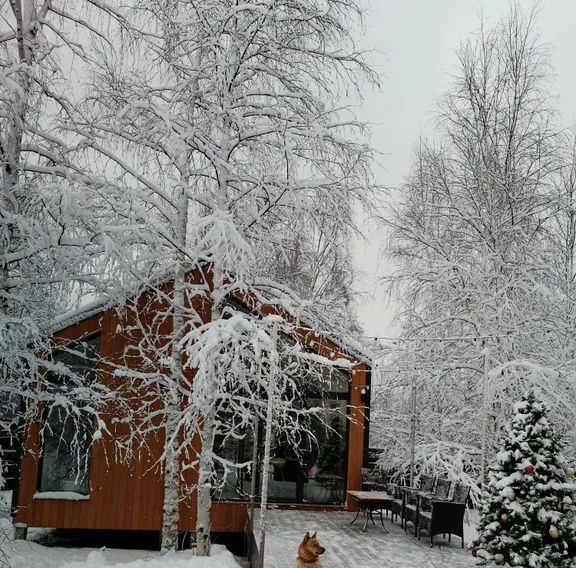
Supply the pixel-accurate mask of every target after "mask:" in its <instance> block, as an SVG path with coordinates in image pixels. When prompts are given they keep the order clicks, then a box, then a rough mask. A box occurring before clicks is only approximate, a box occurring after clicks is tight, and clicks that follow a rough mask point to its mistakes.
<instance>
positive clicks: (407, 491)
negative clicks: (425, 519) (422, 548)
mask: <svg viewBox="0 0 576 568" xmlns="http://www.w3.org/2000/svg"><path fill="white" fill-rule="evenodd" d="M435 479H436V478H435V477H433V476H431V475H421V476H420V483H419V485H418V487H404V507H403V512H402V518H403V521H404V530H405V531H406V529H407V527H408V523H409V522H410V523H412V525H413V526H414V536H417V535H418V519H419V515H420V496H421V495H430V494H431V492H432V490H433V489H434V484H435V483H434V482H435Z"/></svg>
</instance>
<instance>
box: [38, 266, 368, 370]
mask: <svg viewBox="0 0 576 568" xmlns="http://www.w3.org/2000/svg"><path fill="white" fill-rule="evenodd" d="M172 278H173V268H172V269H169V270H162V271H161V272H159V273H157V274H156V275H154V276H152V277H151V278H150V280H149V281H148V284H147V285H142V284H139V285H138V286H135V287H134V289H132V290H131V291H129V292H127V293H125V295H124V297H123V298H121V297H117V298H110V297H106V298H99V299H98V298H97V299H91V300H89V301H87V302H85V303H83V304H81V305H80V306H79V307H77V308H75V309H74V310H70V311H68V312H65V313H64V314H62V315H61V316H59V317H58V318H56V319H54V320H53V321H52V322H51V323H50V324H49V326H48V328H47V332H48V333H50V334H55V333H57V332H59V331H62V330H63V329H66V328H67V327H70V326H72V325H75V324H77V323H80V322H81V321H84V320H85V319H88V318H90V317H92V316H94V315H97V314H99V313H101V312H104V311H106V310H108V309H111V308H114V307H118V306H120V305H122V303H123V302H125V301H126V299H127V298H130V297H134V296H136V295H138V294H139V293H141V292H142V291H143V290H144V289H145V288H147V287H150V286H159V285H161V284H163V283H165V282H168V281H169V280H171V279H172ZM251 290H252V291H253V292H255V293H256V294H257V296H259V299H260V300H261V301H262V303H266V304H270V305H275V306H279V307H281V308H283V309H284V310H286V312H288V313H289V314H291V315H292V316H294V317H295V318H296V319H297V321H298V323H299V325H300V326H301V327H303V328H304V329H306V328H307V327H309V328H310V332H312V333H314V334H315V335H318V336H320V337H323V338H325V339H327V340H329V341H331V342H332V343H334V344H335V345H337V346H338V347H340V348H341V349H342V351H344V352H345V353H347V354H348V355H351V356H352V357H354V358H355V359H356V360H357V361H359V362H361V363H364V364H366V365H368V366H372V360H373V359H374V356H373V354H372V353H371V351H370V350H369V349H368V348H367V347H366V346H364V345H362V343H361V342H360V341H357V340H355V339H354V338H352V337H350V335H349V334H344V333H342V332H340V333H338V332H337V331H336V330H334V331H332V330H333V328H334V325H333V324H332V323H330V322H329V321H328V320H327V319H326V318H323V317H321V316H320V314H318V313H314V312H313V310H312V309H311V308H310V307H309V306H306V302H302V300H300V299H299V298H298V297H297V296H296V295H295V294H294V293H293V292H292V291H291V290H290V289H289V288H287V287H285V286H283V285H282V284H279V283H278V282H275V281H273V280H269V279H259V280H258V281H257V282H255V283H254V284H253V285H252V286H251ZM301 316H302V317H301ZM313 322H316V324H314V323H313Z"/></svg>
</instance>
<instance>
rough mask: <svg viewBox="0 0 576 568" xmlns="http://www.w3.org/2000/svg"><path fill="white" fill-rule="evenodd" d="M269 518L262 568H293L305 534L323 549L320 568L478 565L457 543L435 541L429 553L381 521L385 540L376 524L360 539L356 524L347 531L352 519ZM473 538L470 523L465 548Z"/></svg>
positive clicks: (276, 513) (288, 513) (303, 514)
mask: <svg viewBox="0 0 576 568" xmlns="http://www.w3.org/2000/svg"><path fill="white" fill-rule="evenodd" d="M269 515H270V516H269V520H268V529H267V532H266V554H265V562H264V565H265V568H295V566H296V553H297V549H298V544H299V543H300V541H301V540H302V537H303V536H304V534H305V533H306V531H311V532H314V531H318V538H319V540H320V544H321V545H322V546H324V547H325V548H326V552H325V554H324V555H323V556H322V563H323V565H324V566H325V568H383V567H394V568H471V567H473V566H476V565H477V564H478V561H477V560H476V559H475V558H474V557H473V556H472V555H471V554H470V551H469V550H466V548H464V549H462V548H461V542H460V539H459V538H457V537H452V542H450V543H449V542H448V541H447V540H444V539H443V538H442V536H437V537H435V539H434V542H435V545H434V548H430V541H429V539H428V538H427V537H426V535H425V534H423V535H422V540H420V541H418V540H417V539H415V538H414V536H413V535H412V533H411V532H410V531H408V532H406V533H405V532H404V531H403V530H402V529H401V528H400V526H399V525H398V524H392V523H391V522H390V519H389V518H388V519H386V517H385V518H384V522H385V526H386V528H387V529H388V530H389V531H390V532H389V534H386V533H385V532H384V531H383V529H382V527H381V525H380V523H379V521H376V523H377V524H376V525H375V526H374V525H372V524H369V525H368V527H367V529H366V532H364V533H362V532H361V530H362V525H363V521H362V519H361V518H358V520H357V521H356V523H354V524H353V525H350V522H351V521H352V519H353V518H354V515H355V513H348V512H340V511H327V512H317V511H294V510H280V509H276V510H273V511H270V512H269ZM375 520H376V517H375ZM256 526H257V524H256ZM473 536H475V531H474V527H473V523H472V524H470V525H467V526H466V527H465V543H468V542H469V541H470V540H471V539H472V538H473ZM436 543H437V544H436Z"/></svg>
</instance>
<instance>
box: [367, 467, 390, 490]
mask: <svg viewBox="0 0 576 568" xmlns="http://www.w3.org/2000/svg"><path fill="white" fill-rule="evenodd" d="M384 488H385V484H384V477H383V475H382V473H381V472H380V470H378V469H369V468H367V467H363V468H362V491H383V490H384Z"/></svg>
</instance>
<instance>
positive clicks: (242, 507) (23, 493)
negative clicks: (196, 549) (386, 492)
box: [14, 287, 367, 532]
mask: <svg viewBox="0 0 576 568" xmlns="http://www.w3.org/2000/svg"><path fill="white" fill-rule="evenodd" d="M165 291H166V292H167V293H169V291H170V290H169V287H166V290H165ZM137 302H138V311H139V313H140V314H149V316H147V317H145V318H143V319H144V320H145V321H147V323H148V324H149V325H155V326H159V327H158V330H160V331H161V332H162V334H164V335H165V336H168V335H169V332H170V322H169V321H167V320H166V321H160V322H158V321H154V323H152V322H153V318H152V314H154V313H156V314H157V313H158V310H159V309H163V308H165V306H162V305H159V304H158V301H157V300H154V299H152V297H151V296H148V295H147V294H142V295H141V296H140V297H139V298H138V299H137ZM195 307H196V308H197V309H198V311H199V312H200V313H202V314H203V317H204V318H205V319H207V318H209V317H210V316H209V313H210V310H209V308H210V306H209V305H208V304H207V303H206V302H205V301H204V302H203V303H199V304H198V305H197V306H195ZM283 315H284V314H283ZM130 317H133V316H130V312H129V311H128V310H127V311H126V312H122V313H121V312H119V311H117V310H116V309H109V310H107V311H105V312H103V313H101V314H97V315H94V316H92V317H90V318H88V319H86V320H84V321H82V322H80V323H78V324H75V325H72V326H70V327H68V328H66V329H64V330H62V331H60V332H58V333H57V334H56V335H55V339H54V341H55V345H56V346H58V345H59V344H62V342H64V343H66V342H70V341H74V340H78V339H82V338H86V337H88V336H90V335H93V334H95V333H98V332H100V333H101V354H102V357H103V358H104V359H107V360H108V361H109V362H111V363H121V362H122V361H121V356H122V355H121V354H123V353H124V351H125V348H126V347H127V346H129V345H131V344H134V345H135V344H136V343H137V342H138V340H139V332H138V331H136V330H133V329H132V330H131V331H129V332H127V331H125V330H127V329H130V328H131V327H132V328H133V327H134V326H131V325H130V324H133V323H134V322H133V321H130ZM299 335H300V339H301V340H302V341H303V342H304V343H305V344H307V345H309V346H313V347H314V349H315V350H317V351H318V352H319V353H320V354H322V355H325V356H327V357H331V358H338V357H342V354H340V353H339V352H338V348H337V347H336V346H335V345H334V344H332V343H331V342H330V341H328V340H326V339H324V338H320V337H316V336H314V335H313V334H311V333H310V332H309V330H301V332H300V333H299ZM129 364H130V366H131V367H133V368H138V367H139V366H140V365H141V364H142V362H141V361H139V359H138V357H137V356H134V357H133V358H132V359H131V360H130V362H129ZM192 378H193V377H190V379H192ZM99 380H101V381H102V382H103V384H105V385H109V386H111V387H114V386H117V385H115V382H116V381H120V380H121V379H120V378H116V377H114V376H113V374H112V372H111V369H110V368H109V367H108V366H107V365H106V364H101V367H100V369H99ZM366 381H367V367H366V365H364V364H357V365H356V366H355V367H354V368H353V369H352V371H351V385H350V389H351V392H350V404H351V409H350V418H351V422H350V425H349V429H348V477H347V489H348V490H352V489H360V487H361V468H362V463H363V458H364V414H365V413H364V406H363V402H362V394H361V393H362V391H363V389H365V388H366ZM115 412H116V411H115V409H113V408H112V407H110V408H106V409H105V415H107V418H108V419H110V418H112V417H113V416H114V413H115ZM106 422H107V426H108V428H109V430H110V433H109V434H104V435H103V437H102V438H101V440H99V441H97V442H96V443H95V444H94V445H93V448H92V453H91V458H90V495H89V499H87V500H80V501H70V500H61V499H38V498H34V495H35V493H36V489H37V487H38V476H39V457H40V435H39V432H40V422H39V421H36V422H34V423H32V424H30V425H29V426H28V429H27V433H26V438H25V443H24V452H23V457H22V463H21V478H20V488H19V494H18V510H17V514H16V516H15V518H14V522H17V523H24V524H26V525H28V526H31V527H56V528H77V529H116V530H149V531H159V530H160V529H161V526H162V502H163V494H164V487H163V479H162V473H161V471H160V470H159V468H158V467H157V465H156V464H157V462H158V460H159V457H160V455H161V452H162V447H163V441H164V440H163V436H162V435H161V434H156V435H155V436H152V435H151V436H148V438H147V446H148V452H147V453H146V455H143V454H142V453H137V454H135V455H132V456H131V457H126V456H123V455H120V454H118V452H117V448H116V446H115V440H118V439H122V438H124V437H125V435H126V434H127V430H126V428H127V427H126V426H124V425H121V424H114V423H113V421H112V420H106ZM186 476H187V482H188V483H189V484H193V483H194V482H195V472H194V471H190V470H188V471H187V473H186ZM347 505H348V508H349V509H350V510H353V509H354V506H355V505H354V502H352V501H350V500H349V502H348V504H347ZM292 507H301V508H328V509H330V508H333V507H322V506H306V505H300V506H299V505H292ZM246 522H247V504H246V503H241V502H220V503H214V504H213V514H212V530H213V531H215V532H244V530H245V527H246ZM195 523H196V496H195V494H192V495H190V496H189V497H188V498H186V499H183V500H182V502H181V503H180V523H179V528H180V530H182V531H193V530H194V529H195Z"/></svg>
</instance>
